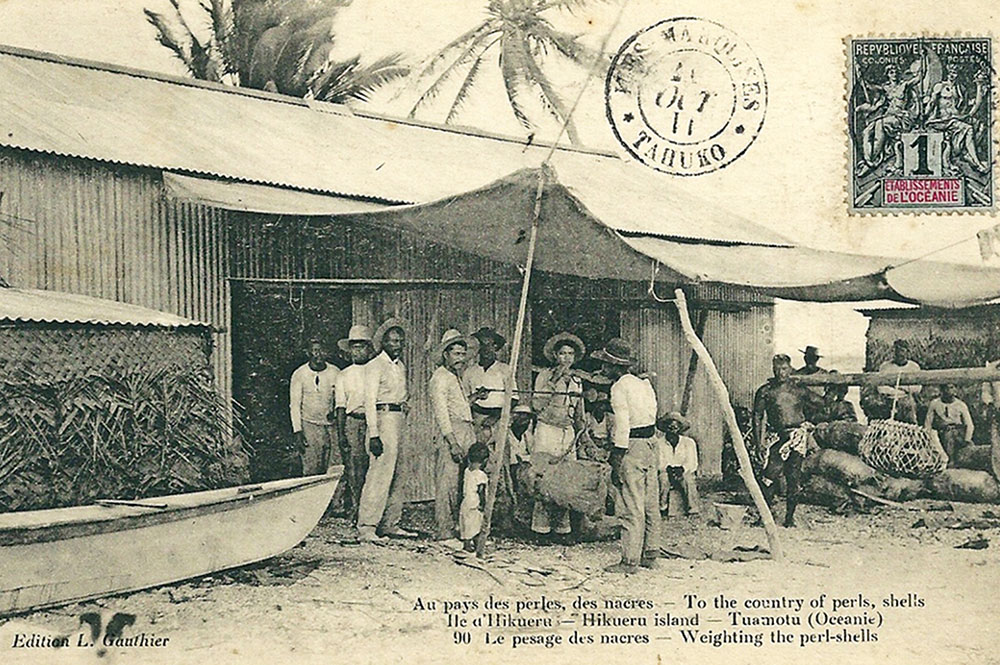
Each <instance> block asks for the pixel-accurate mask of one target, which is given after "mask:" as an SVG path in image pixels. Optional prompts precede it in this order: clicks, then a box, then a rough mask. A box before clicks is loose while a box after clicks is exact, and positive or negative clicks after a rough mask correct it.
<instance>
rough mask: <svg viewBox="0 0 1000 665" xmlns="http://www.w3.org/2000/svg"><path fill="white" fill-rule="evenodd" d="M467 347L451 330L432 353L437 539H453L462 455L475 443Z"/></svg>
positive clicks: (464, 338) (462, 462)
mask: <svg viewBox="0 0 1000 665" xmlns="http://www.w3.org/2000/svg"><path fill="white" fill-rule="evenodd" d="M468 348H469V347H468V341H467V339H466V337H465V335H463V334H462V333H460V332H459V331H457V330H454V329H451V330H447V331H445V333H444V335H443V336H442V337H441V343H440V344H439V345H438V347H437V349H436V350H435V357H436V359H437V360H438V362H439V363H440V366H439V367H438V368H437V369H435V370H434V374H433V375H432V376H431V382H430V397H431V405H432V406H433V407H434V420H435V422H436V423H437V426H438V430H439V431H440V432H441V437H440V438H439V439H438V441H437V446H436V450H435V459H434V521H435V524H436V530H435V537H436V538H437V539H438V540H450V539H452V538H455V528H456V526H457V524H458V522H457V520H458V486H459V479H460V478H461V475H460V474H461V472H462V468H463V467H464V464H465V455H466V454H467V453H468V452H469V447H470V446H472V444H473V443H474V442H475V441H476V435H475V432H474V430H473V426H472V409H471V407H470V406H469V399H468V396H467V394H466V392H465V386H464V385H463V384H462V380H461V377H462V374H463V372H464V371H465V364H466V359H467V354H468ZM456 542H457V541H456Z"/></svg>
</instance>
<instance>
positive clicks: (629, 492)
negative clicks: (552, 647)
mask: <svg viewBox="0 0 1000 665" xmlns="http://www.w3.org/2000/svg"><path fill="white" fill-rule="evenodd" d="M593 357H594V358H596V359H597V360H600V361H601V366H602V369H601V373H602V374H604V375H605V376H607V377H608V378H609V379H611V380H612V381H613V383H612V385H611V410H612V411H614V414H615V422H614V430H613V432H612V435H611V440H612V443H613V444H614V447H613V448H612V451H611V468H612V477H613V479H614V481H615V482H616V484H619V485H620V486H621V490H622V499H623V501H622V503H623V504H624V511H623V515H622V540H621V546H622V560H621V562H620V563H616V564H614V565H612V566H609V567H607V568H605V570H606V571H608V572H616V573H617V572H621V573H634V572H636V570H637V566H639V565H641V566H644V567H647V568H653V567H655V565H656V559H657V558H658V557H659V555H660V546H661V544H660V483H659V478H658V475H657V467H658V466H659V464H658V459H657V449H656V439H655V438H654V437H655V433H656V393H655V392H654V391H653V386H652V384H651V383H650V382H649V380H648V379H640V378H639V377H638V376H636V375H634V374H631V373H629V367H630V366H631V365H632V363H633V357H632V349H631V348H630V347H629V345H628V344H627V343H626V342H625V341H624V340H621V339H618V338H614V339H611V340H609V341H608V343H607V344H605V345H604V348H603V349H601V350H600V351H597V352H595V353H594V354H593Z"/></svg>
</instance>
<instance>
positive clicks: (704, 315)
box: [681, 308, 708, 416]
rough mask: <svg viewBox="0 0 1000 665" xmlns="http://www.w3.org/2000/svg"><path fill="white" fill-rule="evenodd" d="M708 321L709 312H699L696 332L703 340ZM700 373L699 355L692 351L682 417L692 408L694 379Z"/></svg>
mask: <svg viewBox="0 0 1000 665" xmlns="http://www.w3.org/2000/svg"><path fill="white" fill-rule="evenodd" d="M707 320H708V310H707V309H704V308H702V309H699V310H698V320H697V321H696V322H695V324H694V325H695V328H694V332H695V334H696V335H697V336H698V339H701V338H702V336H703V335H704V334H705V322H706V321H707ZM697 372H698V353H697V351H691V359H690V360H689V361H688V371H687V377H685V379H684V395H683V396H682V397H681V415H684V416H686V415H687V412H688V408H689V407H690V406H691V394H692V393H693V392H694V377H695V374H696V373H697Z"/></svg>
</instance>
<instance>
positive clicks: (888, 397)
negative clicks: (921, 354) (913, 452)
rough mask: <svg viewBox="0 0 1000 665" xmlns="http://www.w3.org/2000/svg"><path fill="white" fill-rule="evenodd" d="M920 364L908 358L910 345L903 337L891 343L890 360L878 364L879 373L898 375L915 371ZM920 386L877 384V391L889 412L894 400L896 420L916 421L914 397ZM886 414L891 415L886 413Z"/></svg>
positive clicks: (918, 368)
mask: <svg viewBox="0 0 1000 665" xmlns="http://www.w3.org/2000/svg"><path fill="white" fill-rule="evenodd" d="M919 370H920V365H918V364H917V363H916V361H914V360H911V359H910V346H909V344H907V343H906V340H905V339H897V340H896V341H895V342H893V343H892V360H886V361H885V362H884V363H882V364H881V365H879V367H878V371H879V374H891V375H893V376H896V377H898V376H899V375H900V374H903V373H905V372H917V371H919ZM922 389H923V387H922V386H899V387H898V388H897V387H896V386H879V387H878V392H879V394H880V395H882V396H883V399H884V400H885V402H886V404H887V405H888V406H887V409H888V410H889V411H890V412H891V410H892V400H893V399H895V400H896V413H895V417H896V420H900V421H902V422H906V423H915V422H917V402H916V397H917V395H919V394H920V391H921V390H922ZM887 415H891V413H888V414H887Z"/></svg>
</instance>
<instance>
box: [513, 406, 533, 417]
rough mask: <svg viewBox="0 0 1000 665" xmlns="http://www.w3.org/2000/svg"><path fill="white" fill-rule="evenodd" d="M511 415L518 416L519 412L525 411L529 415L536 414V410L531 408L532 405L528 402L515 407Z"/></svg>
mask: <svg viewBox="0 0 1000 665" xmlns="http://www.w3.org/2000/svg"><path fill="white" fill-rule="evenodd" d="M510 413H511V415H513V416H516V415H517V414H519V413H523V414H526V415H529V416H533V415H535V412H534V411H532V410H531V407H530V406H528V405H527V404H518V405H517V406H515V407H514V408H513V409H511V412H510Z"/></svg>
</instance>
